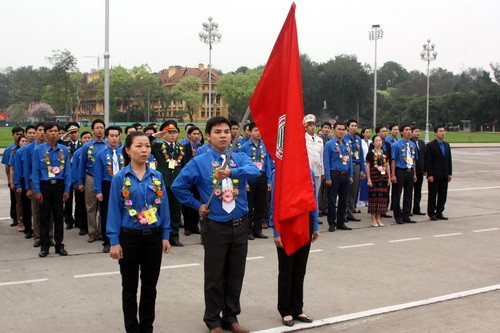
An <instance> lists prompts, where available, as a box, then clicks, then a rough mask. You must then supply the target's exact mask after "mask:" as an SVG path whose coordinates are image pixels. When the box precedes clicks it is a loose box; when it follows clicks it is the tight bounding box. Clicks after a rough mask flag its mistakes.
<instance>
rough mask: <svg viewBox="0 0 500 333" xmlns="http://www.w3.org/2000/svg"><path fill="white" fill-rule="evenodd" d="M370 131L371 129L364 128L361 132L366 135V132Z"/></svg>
mask: <svg viewBox="0 0 500 333" xmlns="http://www.w3.org/2000/svg"><path fill="white" fill-rule="evenodd" d="M368 130H369V128H368V127H365V128H363V129H362V130H361V135H363V134H365V132H366V131H368Z"/></svg>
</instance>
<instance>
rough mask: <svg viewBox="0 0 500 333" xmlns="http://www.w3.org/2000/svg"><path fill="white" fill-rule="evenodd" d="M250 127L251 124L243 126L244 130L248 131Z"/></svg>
mask: <svg viewBox="0 0 500 333" xmlns="http://www.w3.org/2000/svg"><path fill="white" fill-rule="evenodd" d="M249 127H250V123H246V124H245V125H243V130H244V131H246V130H247V129H248V128H249Z"/></svg>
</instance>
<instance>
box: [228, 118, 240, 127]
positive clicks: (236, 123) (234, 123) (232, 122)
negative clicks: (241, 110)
mask: <svg viewBox="0 0 500 333" xmlns="http://www.w3.org/2000/svg"><path fill="white" fill-rule="evenodd" d="M229 122H230V123H231V127H233V126H238V128H240V124H238V122H237V121H236V120H229Z"/></svg>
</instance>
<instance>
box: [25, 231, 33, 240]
mask: <svg viewBox="0 0 500 333" xmlns="http://www.w3.org/2000/svg"><path fill="white" fill-rule="evenodd" d="M24 238H26V239H30V238H33V234H32V233H30V232H28V233H27V234H24Z"/></svg>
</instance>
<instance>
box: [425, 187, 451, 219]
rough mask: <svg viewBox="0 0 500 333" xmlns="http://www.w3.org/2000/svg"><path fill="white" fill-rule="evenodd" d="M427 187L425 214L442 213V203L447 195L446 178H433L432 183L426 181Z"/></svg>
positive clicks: (443, 203)
mask: <svg viewBox="0 0 500 333" xmlns="http://www.w3.org/2000/svg"><path fill="white" fill-rule="evenodd" d="M427 185H428V188H429V199H428V202H427V214H428V215H429V216H432V215H438V216H439V215H443V212H444V205H445V204H446V198H447V196H448V179H435V178H434V181H433V182H432V183H430V182H427Z"/></svg>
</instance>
